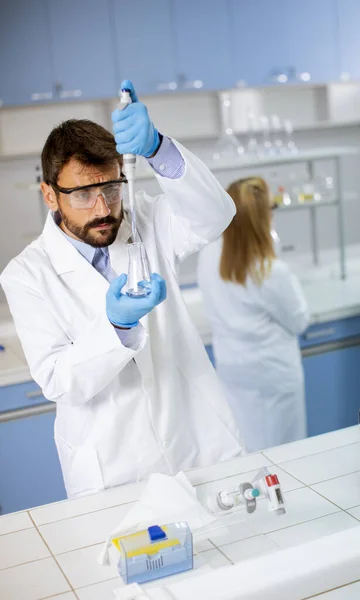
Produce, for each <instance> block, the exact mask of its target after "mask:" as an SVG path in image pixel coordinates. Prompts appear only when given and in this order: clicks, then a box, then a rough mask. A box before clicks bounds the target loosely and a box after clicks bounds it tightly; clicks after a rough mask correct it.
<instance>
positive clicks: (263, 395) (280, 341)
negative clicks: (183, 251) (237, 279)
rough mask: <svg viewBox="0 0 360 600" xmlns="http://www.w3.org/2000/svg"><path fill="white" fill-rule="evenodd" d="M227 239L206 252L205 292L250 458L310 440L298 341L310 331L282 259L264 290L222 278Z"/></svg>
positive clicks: (222, 372) (220, 368)
mask: <svg viewBox="0 0 360 600" xmlns="http://www.w3.org/2000/svg"><path fill="white" fill-rule="evenodd" d="M221 251H222V238H220V239H218V240H216V242H214V243H213V244H209V245H208V246H207V247H206V248H204V250H202V252H201V253H200V259H199V269H198V276H199V285H200V288H201V291H202V293H203V298H204V304H205V310H206V313H207V315H208V317H209V320H210V324H211V328H212V335H213V347H214V354H215V360H216V366H217V373H218V375H219V377H220V379H221V381H222V384H223V386H224V389H225V391H226V395H227V398H228V401H229V404H230V406H231V408H232V410H233V413H234V415H235V417H236V419H237V423H238V426H239V428H240V433H241V435H242V437H243V439H244V441H245V446H246V449H247V450H248V451H251V452H252V451H256V450H260V449H263V448H269V447H271V446H274V445H278V444H283V443H286V442H291V441H294V440H298V439H301V438H303V437H306V412H305V398H304V377H303V369H302V363H301V355H300V349H299V344H298V339H297V335H298V334H300V333H301V332H303V331H304V330H305V329H306V328H307V326H308V324H309V313H308V308H307V303H306V300H305V298H304V295H303V292H302V290H301V287H300V284H299V282H298V280H297V278H296V277H295V276H294V275H293V274H292V272H291V271H290V269H289V267H288V266H287V265H286V264H285V263H284V262H282V261H281V260H275V261H274V263H273V267H272V271H271V275H270V276H269V278H267V279H266V280H265V281H264V283H263V284H262V285H261V286H257V285H255V284H254V283H253V281H252V280H251V279H250V278H248V280H247V282H246V286H245V287H244V286H242V285H239V284H235V283H230V282H225V281H223V280H222V279H221V278H220V273H219V264H220V257H221Z"/></svg>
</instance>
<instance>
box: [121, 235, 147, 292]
mask: <svg viewBox="0 0 360 600" xmlns="http://www.w3.org/2000/svg"><path fill="white" fill-rule="evenodd" d="M126 246H127V249H128V258H129V267H128V277H127V284H126V288H125V289H126V293H127V295H128V296H131V297H132V298H143V297H144V296H148V295H149V294H150V292H151V280H150V267H149V261H148V257H147V255H146V250H145V247H144V244H143V243H142V242H136V243H129V244H126Z"/></svg>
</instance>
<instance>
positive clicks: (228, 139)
mask: <svg viewBox="0 0 360 600" xmlns="http://www.w3.org/2000/svg"><path fill="white" fill-rule="evenodd" d="M219 112H220V128H221V134H220V137H219V138H218V140H217V142H216V144H215V146H214V150H213V156H212V157H213V160H226V159H236V158H242V157H243V155H244V147H243V146H242V144H241V143H240V141H239V140H238V139H237V137H236V135H235V133H234V131H233V128H232V118H231V93H230V92H220V93H219Z"/></svg>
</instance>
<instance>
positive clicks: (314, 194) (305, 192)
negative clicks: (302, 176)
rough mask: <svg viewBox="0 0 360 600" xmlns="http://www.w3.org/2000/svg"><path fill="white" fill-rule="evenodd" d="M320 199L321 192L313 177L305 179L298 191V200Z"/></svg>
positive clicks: (311, 200) (316, 200)
mask: <svg viewBox="0 0 360 600" xmlns="http://www.w3.org/2000/svg"><path fill="white" fill-rule="evenodd" d="M319 200H321V192H320V190H319V187H318V184H317V181H316V180H315V179H313V180H309V181H305V182H304V183H303V185H302V186H301V188H300V190H299V192H298V202H300V204H304V203H305V202H319Z"/></svg>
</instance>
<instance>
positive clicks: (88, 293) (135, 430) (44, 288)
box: [1, 144, 241, 497]
mask: <svg viewBox="0 0 360 600" xmlns="http://www.w3.org/2000/svg"><path fill="white" fill-rule="evenodd" d="M177 146H178V148H179V150H180V152H181V153H182V155H183V157H184V159H185V163H186V172H185V175H184V176H183V177H181V178H180V179H177V180H170V179H166V178H162V177H158V181H159V183H160V185H161V187H162V190H163V192H164V193H163V194H161V195H159V196H158V197H156V198H150V197H148V196H147V195H146V194H145V193H143V192H142V193H139V194H138V195H137V200H136V202H137V209H138V215H137V216H138V230H139V233H140V236H141V238H142V240H143V242H144V244H145V247H146V251H147V254H148V257H149V261H150V265H151V269H152V271H154V272H157V273H159V274H160V275H161V276H162V277H164V279H165V280H166V283H167V294H168V296H167V300H166V301H165V302H163V303H162V304H161V305H159V306H158V307H156V308H155V309H154V310H153V311H152V312H151V313H150V314H149V315H148V316H147V317H146V318H144V319H143V320H142V325H140V327H141V329H142V331H141V332H140V333H141V335H140V343H139V347H138V349H137V350H131V349H129V348H127V347H125V346H123V345H122V343H121V342H120V340H119V338H118V336H117V334H116V332H115V330H114V328H113V326H112V325H111V324H110V323H109V321H108V319H107V316H106V311H105V295H106V291H107V289H108V286H109V284H108V282H107V281H106V280H105V279H104V278H103V277H102V276H101V275H100V274H99V273H98V272H97V271H96V270H95V269H94V267H92V266H91V265H90V264H89V263H88V262H87V261H86V259H85V258H84V257H83V256H81V254H80V253H79V252H78V251H77V250H76V249H75V248H74V247H73V246H72V244H70V243H69V241H68V240H67V239H66V238H65V237H64V236H63V235H62V233H61V232H60V230H59V229H58V227H57V226H56V225H55V223H54V220H53V217H52V215H50V214H49V215H48V218H47V221H46V224H45V227H44V230H43V233H42V235H41V236H40V237H39V238H38V239H37V240H36V241H34V242H33V243H32V244H30V245H29V246H28V247H27V248H25V250H24V251H23V252H22V253H21V254H20V255H19V256H18V257H16V258H15V259H13V260H12V261H11V262H10V263H9V265H8V266H7V267H6V269H5V270H4V272H3V274H2V276H1V283H2V285H3V288H4V290H5V294H6V296H7V299H8V302H9V306H10V309H11V312H12V315H13V318H14V321H15V326H16V329H17V333H18V335H19V338H20V340H21V343H22V345H23V348H24V351H25V355H26V358H27V361H28V363H29V366H30V372H31V375H32V377H33V378H34V379H35V381H36V382H37V383H38V384H39V385H40V386H41V388H42V389H43V392H44V395H45V397H46V398H47V399H48V400H52V401H54V402H56V403H57V414H56V422H55V441H56V445H57V448H58V453H59V458H60V462H61V466H62V471H63V476H64V480H65V486H66V490H67V493H68V496H69V497H74V496H77V495H82V494H87V493H91V492H95V491H98V490H102V489H104V488H108V487H112V486H116V485H119V484H125V483H128V482H131V481H136V480H140V479H143V478H145V477H147V476H148V475H149V474H150V473H152V472H163V473H168V474H171V473H176V472H178V471H180V470H186V469H191V468H192V467H200V466H203V465H210V464H213V463H217V462H219V461H223V460H227V459H230V458H233V457H235V456H237V455H239V453H240V452H241V448H240V443H239V434H238V430H237V428H236V425H235V422H234V418H233V416H232V414H231V411H230V410H229V408H228V405H227V403H226V400H225V398H224V396H223V392H222V390H221V386H220V384H219V382H218V380H217V377H216V374H215V371H214V370H213V368H212V366H211V364H210V362H209V360H208V358H207V355H206V352H205V349H204V347H203V344H202V341H201V339H200V337H199V335H198V333H197V331H196V329H195V327H194V325H193V323H192V322H191V319H190V316H189V314H188V312H187V309H186V307H185V304H184V301H183V299H182V295H181V292H180V289H179V287H178V282H177V276H176V262H177V260H178V259H183V258H184V257H185V256H187V255H188V254H190V253H191V252H194V251H197V250H198V249H199V248H201V247H202V246H204V245H205V244H206V243H207V242H208V241H209V240H212V239H215V238H216V237H217V236H218V235H219V234H220V233H221V231H222V230H223V229H224V228H225V227H226V226H227V225H228V223H229V222H230V221H231V219H232V217H233V214H234V205H233V202H232V200H231V198H230V197H229V196H228V195H227V194H226V193H225V192H224V190H223V189H222V187H221V186H220V184H219V183H218V182H217V181H216V179H215V178H214V176H213V175H212V174H211V173H210V171H209V170H208V169H207V167H206V166H205V165H204V164H203V163H202V162H201V161H200V160H199V159H198V158H197V157H196V156H194V155H193V154H192V153H191V152H189V151H187V150H186V149H185V148H183V147H182V146H180V145H179V144H178V145H177ZM129 235H130V228H129V224H128V223H127V222H123V223H122V225H121V227H120V230H119V234H118V238H117V240H116V242H115V243H114V244H113V245H112V246H111V247H110V248H109V250H110V258H111V264H112V267H113V269H114V270H115V272H116V273H117V274H120V273H122V272H127V266H128V265H127V251H126V248H125V244H124V242H125V241H126V240H128V238H129ZM44 452H46V448H44Z"/></svg>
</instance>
